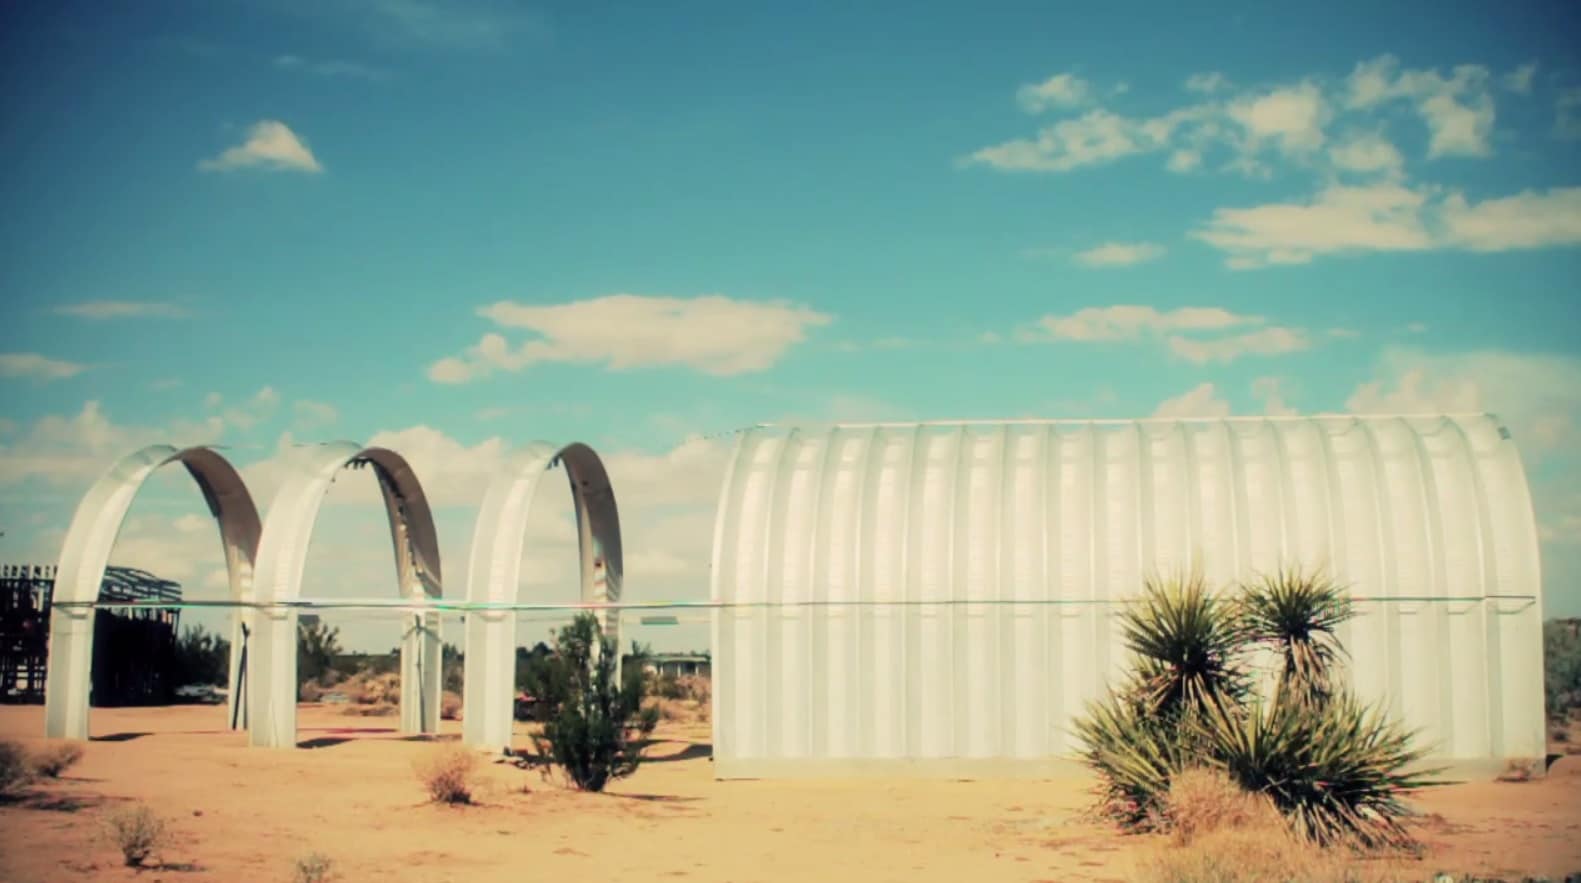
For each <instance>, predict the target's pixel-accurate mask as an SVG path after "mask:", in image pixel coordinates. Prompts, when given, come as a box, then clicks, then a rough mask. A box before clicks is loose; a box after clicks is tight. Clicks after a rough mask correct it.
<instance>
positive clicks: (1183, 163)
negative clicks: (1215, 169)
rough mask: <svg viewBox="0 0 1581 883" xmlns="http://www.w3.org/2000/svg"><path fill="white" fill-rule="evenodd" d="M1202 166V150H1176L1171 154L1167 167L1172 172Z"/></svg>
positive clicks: (1185, 170) (1190, 169) (1187, 170)
mask: <svg viewBox="0 0 1581 883" xmlns="http://www.w3.org/2000/svg"><path fill="white" fill-rule="evenodd" d="M1201 166H1202V151H1200V150H1184V149H1183V150H1175V151H1172V152H1171V153H1170V154H1169V162H1168V163H1166V164H1165V168H1167V169H1169V170H1170V171H1171V172H1190V171H1195V170H1196V169H1198V168H1201Z"/></svg>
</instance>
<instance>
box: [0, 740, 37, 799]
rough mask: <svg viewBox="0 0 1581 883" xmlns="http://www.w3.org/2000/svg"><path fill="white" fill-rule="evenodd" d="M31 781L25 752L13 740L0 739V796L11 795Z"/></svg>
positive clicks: (29, 764)
mask: <svg viewBox="0 0 1581 883" xmlns="http://www.w3.org/2000/svg"><path fill="white" fill-rule="evenodd" d="M32 781H33V765H32V764H31V763H29V762H28V757H27V752H26V751H24V750H23V748H22V746H21V745H18V744H17V743H15V742H11V741H9V740H7V741H0V797H13V796H15V795H16V793H17V792H18V791H21V790H22V789H23V788H26V787H27V786H28V784H29V783H31V782H32Z"/></svg>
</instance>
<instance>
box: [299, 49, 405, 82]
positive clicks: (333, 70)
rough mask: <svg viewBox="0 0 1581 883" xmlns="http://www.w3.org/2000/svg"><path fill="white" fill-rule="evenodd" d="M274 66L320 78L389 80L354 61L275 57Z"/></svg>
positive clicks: (380, 73)
mask: <svg viewBox="0 0 1581 883" xmlns="http://www.w3.org/2000/svg"><path fill="white" fill-rule="evenodd" d="M274 66H275V67H277V68H279V69H281V70H288V71H297V72H301V73H308V74H317V75H318V76H322V77H350V78H353V79H358V80H370V81H374V82H378V81H382V80H386V79H388V78H389V73H387V72H386V71H383V70H381V69H379V68H376V67H369V66H368V65H365V64H358V63H357V62H355V61H340V60H337V59H329V60H321V61H314V60H311V59H307V58H303V57H301V56H299V55H277V56H275V59H274Z"/></svg>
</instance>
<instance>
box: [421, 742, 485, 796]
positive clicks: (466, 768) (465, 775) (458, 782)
mask: <svg viewBox="0 0 1581 883" xmlns="http://www.w3.org/2000/svg"><path fill="white" fill-rule="evenodd" d="M477 762H478V759H477V756H476V755H474V754H473V753H472V751H471V750H470V749H467V748H463V747H462V746H460V745H442V746H439V747H438V748H435V749H434V750H433V752H432V753H430V754H429V755H428V756H427V757H426V758H424V759H423V760H420V761H418V762H417V764H416V765H415V770H416V772H417V778H418V780H419V781H421V782H422V783H423V787H424V788H426V789H428V799H429V800H431V801H433V802H434V803H450V804H458V803H471V802H472V791H473V788H474V782H473V774H474V772H475V771H476V769H477Z"/></svg>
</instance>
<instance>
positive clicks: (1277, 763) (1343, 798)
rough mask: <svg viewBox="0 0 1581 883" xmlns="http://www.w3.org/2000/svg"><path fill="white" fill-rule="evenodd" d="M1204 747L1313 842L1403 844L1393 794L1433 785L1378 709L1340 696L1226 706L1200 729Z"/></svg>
mask: <svg viewBox="0 0 1581 883" xmlns="http://www.w3.org/2000/svg"><path fill="white" fill-rule="evenodd" d="M1203 732H1204V735H1205V739H1206V741H1207V744H1206V749H1207V750H1206V753H1207V755H1208V757H1209V758H1211V760H1212V762H1213V763H1215V764H1216V765H1219V766H1221V767H1222V768H1223V769H1224V770H1225V772H1226V773H1228V775H1229V777H1230V778H1231V779H1232V780H1234V781H1235V782H1236V783H1237V784H1239V785H1240V786H1241V787H1242V788H1245V789H1246V790H1248V791H1253V792H1257V793H1260V794H1266V795H1267V796H1268V797H1269V798H1270V799H1271V800H1273V802H1274V805H1275V806H1277V807H1278V808H1279V810H1280V811H1281V812H1282V813H1284V815H1285V817H1286V818H1287V819H1288V820H1289V822H1290V825H1291V827H1292V828H1293V829H1294V830H1295V832H1296V833H1297V834H1299V835H1301V836H1303V837H1306V838H1308V839H1310V840H1312V841H1314V842H1316V843H1318V844H1321V845H1334V844H1347V845H1355V846H1360V847H1363V848H1367V849H1376V848H1405V847H1409V846H1411V845H1412V843H1413V840H1412V838H1411V836H1410V833H1409V832H1408V831H1406V829H1405V827H1404V826H1403V825H1402V824H1401V820H1402V819H1403V818H1405V817H1407V816H1409V815H1410V808H1409V807H1407V806H1406V805H1405V803H1404V802H1403V801H1402V800H1401V795H1402V794H1404V793H1407V792H1410V791H1413V790H1417V789H1420V788H1423V787H1426V786H1428V785H1430V784H1433V782H1432V780H1431V779H1430V778H1428V776H1429V775H1430V773H1427V772H1425V771H1418V772H1413V771H1412V770H1413V768H1414V767H1416V765H1417V764H1418V763H1419V761H1420V760H1421V758H1422V752H1421V751H1420V750H1419V749H1417V748H1414V747H1413V746H1412V741H1413V740H1412V734H1411V733H1409V732H1407V731H1405V730H1404V729H1402V728H1401V727H1400V726H1399V725H1398V724H1396V723H1394V722H1393V721H1390V720H1389V719H1388V718H1387V717H1386V716H1385V714H1384V713H1383V712H1382V710H1381V709H1378V708H1366V707H1364V706H1362V705H1361V704H1360V703H1358V702H1356V701H1355V700H1354V699H1352V698H1351V697H1349V696H1339V697H1336V698H1334V699H1332V700H1330V701H1328V702H1326V703H1324V704H1322V705H1320V706H1312V705H1308V704H1305V703H1302V702H1299V701H1295V700H1293V699H1291V698H1288V697H1275V698H1274V699H1273V700H1272V701H1271V702H1268V703H1266V704H1264V703H1260V702H1259V703H1254V704H1253V705H1252V706H1251V707H1250V708H1247V709H1235V710H1226V711H1224V712H1222V713H1220V714H1217V715H1215V716H1214V717H1213V718H1212V719H1211V720H1210V721H1209V722H1208V724H1207V726H1205V727H1204V728H1203Z"/></svg>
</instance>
